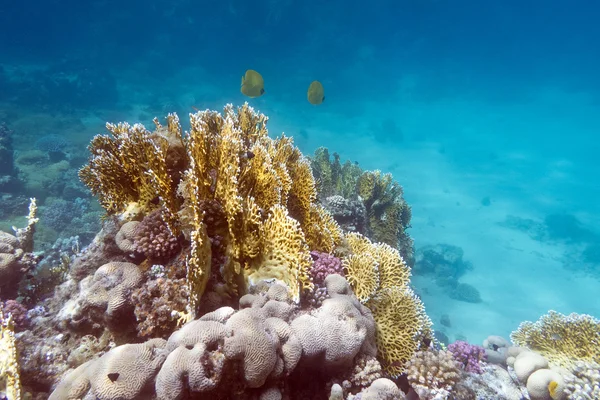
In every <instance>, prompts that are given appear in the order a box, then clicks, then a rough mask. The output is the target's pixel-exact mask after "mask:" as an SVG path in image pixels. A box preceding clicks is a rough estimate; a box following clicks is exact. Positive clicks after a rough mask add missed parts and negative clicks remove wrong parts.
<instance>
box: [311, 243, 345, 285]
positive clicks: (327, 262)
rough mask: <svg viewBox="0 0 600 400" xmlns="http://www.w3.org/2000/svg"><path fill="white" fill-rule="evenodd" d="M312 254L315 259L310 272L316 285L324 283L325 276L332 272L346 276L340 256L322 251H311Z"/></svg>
mask: <svg viewBox="0 0 600 400" xmlns="http://www.w3.org/2000/svg"><path fill="white" fill-rule="evenodd" d="M310 255H311V256H312V258H313V260H314V262H313V265H312V268H311V269H310V274H311V276H312V279H313V282H314V283H315V285H322V284H323V282H324V281H325V278H327V276H329V275H331V274H338V275H342V276H344V273H343V268H342V261H341V260H340V259H339V258H337V257H334V256H332V255H330V254H327V253H321V252H320V251H311V252H310Z"/></svg>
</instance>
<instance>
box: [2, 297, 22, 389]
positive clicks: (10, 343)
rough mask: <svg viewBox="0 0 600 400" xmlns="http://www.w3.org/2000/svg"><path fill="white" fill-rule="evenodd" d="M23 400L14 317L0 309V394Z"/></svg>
mask: <svg viewBox="0 0 600 400" xmlns="http://www.w3.org/2000/svg"><path fill="white" fill-rule="evenodd" d="M2 393H5V396H6V398H7V399H10V400H21V378H20V375H19V364H18V360H17V347H16V344H15V333H14V325H13V321H12V317H11V315H10V314H6V315H5V314H4V311H3V310H2V308H0V394H2Z"/></svg>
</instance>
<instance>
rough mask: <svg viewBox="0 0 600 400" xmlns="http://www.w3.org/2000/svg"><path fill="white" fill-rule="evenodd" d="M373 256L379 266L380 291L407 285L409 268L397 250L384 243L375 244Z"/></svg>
mask: <svg viewBox="0 0 600 400" xmlns="http://www.w3.org/2000/svg"><path fill="white" fill-rule="evenodd" d="M373 255H374V256H375V259H376V260H377V262H378V264H379V285H380V287H381V288H382V289H387V288H392V287H396V286H397V287H402V286H407V285H408V284H409V282H410V275H411V274H410V268H409V267H408V266H407V265H406V263H405V262H404V260H403V259H402V256H401V255H400V252H399V251H398V250H396V249H395V248H393V247H392V246H390V245H387V244H385V243H377V244H376V245H375V246H374V248H373Z"/></svg>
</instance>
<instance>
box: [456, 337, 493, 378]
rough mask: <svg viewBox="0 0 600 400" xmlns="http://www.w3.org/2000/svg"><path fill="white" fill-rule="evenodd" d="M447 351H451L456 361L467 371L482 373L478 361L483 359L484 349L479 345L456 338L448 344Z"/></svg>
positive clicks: (484, 357) (484, 355) (484, 356)
mask: <svg viewBox="0 0 600 400" xmlns="http://www.w3.org/2000/svg"><path fill="white" fill-rule="evenodd" d="M448 351H450V352H451V353H452V355H453V356H454V359H455V360H456V361H458V362H459V363H460V364H461V366H462V368H463V369H464V370H465V371H467V372H474V373H476V374H482V373H483V370H482V369H481V365H480V362H481V361H485V359H486V353H485V349H484V348H483V347H480V346H474V345H471V344H469V343H467V342H465V341H462V340H457V341H456V342H454V343H451V344H450V345H448Z"/></svg>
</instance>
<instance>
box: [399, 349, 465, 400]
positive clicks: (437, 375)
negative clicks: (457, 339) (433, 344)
mask: <svg viewBox="0 0 600 400" xmlns="http://www.w3.org/2000/svg"><path fill="white" fill-rule="evenodd" d="M407 377H408V382H409V383H410V385H411V386H412V388H413V389H414V390H415V392H417V394H418V395H419V398H420V399H422V400H435V399H446V398H448V397H449V395H450V393H452V390H453V388H454V386H455V385H456V384H457V382H458V381H459V380H460V368H459V365H458V363H457V362H456V361H455V360H454V358H453V356H452V353H450V352H449V351H444V350H439V351H437V350H426V351H418V352H416V353H415V354H414V356H413V357H412V358H411V359H410V362H409V363H408V370H407Z"/></svg>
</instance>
